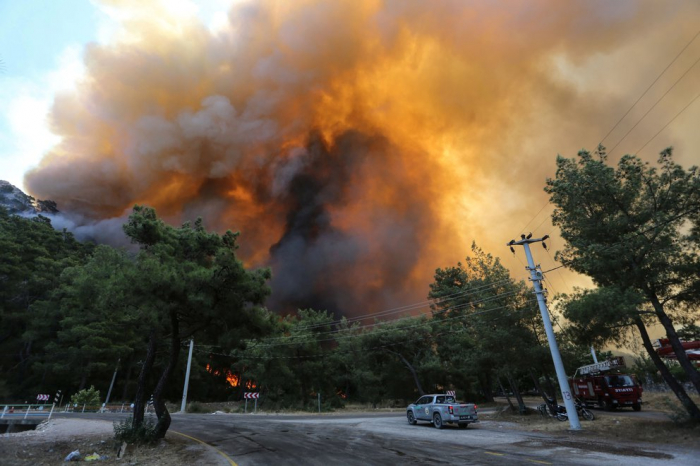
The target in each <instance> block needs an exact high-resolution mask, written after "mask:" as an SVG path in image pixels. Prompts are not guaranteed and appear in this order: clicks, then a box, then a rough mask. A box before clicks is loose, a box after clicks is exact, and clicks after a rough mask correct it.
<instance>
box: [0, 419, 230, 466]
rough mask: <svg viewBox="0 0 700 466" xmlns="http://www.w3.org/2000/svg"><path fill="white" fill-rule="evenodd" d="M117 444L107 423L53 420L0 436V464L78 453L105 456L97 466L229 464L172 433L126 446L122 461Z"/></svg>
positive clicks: (55, 460) (56, 460)
mask: <svg viewBox="0 0 700 466" xmlns="http://www.w3.org/2000/svg"><path fill="white" fill-rule="evenodd" d="M118 448H119V445H118V444H117V443H116V441H115V440H114V429H113V427H112V423H111V422H109V421H97V420H84V419H52V420H51V421H49V422H44V423H42V424H40V425H39V426H37V429H36V430H32V431H26V432H19V433H15V434H4V435H0V464H2V465H3V466H10V465H30V464H31V465H58V464H65V463H64V458H65V457H66V456H67V455H68V454H69V453H71V452H72V451H75V450H79V451H80V454H81V455H82V457H85V456H87V455H91V454H92V453H97V454H98V455H100V456H101V457H106V458H104V459H101V460H99V461H95V463H98V464H122V465H124V464H128V465H156V466H166V465H172V466H185V465H187V466H189V465H192V464H211V465H218V464H221V465H225V464H228V462H227V461H225V460H224V459H223V458H222V457H221V456H219V455H218V454H217V453H216V452H215V451H214V450H213V449H211V448H208V447H206V446H204V445H202V444H199V443H196V442H194V441H192V440H189V439H186V438H183V437H180V436H178V435H175V434H168V435H167V436H166V438H165V440H163V441H161V442H160V443H158V444H157V445H155V446H153V447H134V446H129V447H128V448H127V451H126V455H125V456H124V458H123V459H121V460H119V459H117V449H118Z"/></svg>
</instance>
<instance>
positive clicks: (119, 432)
mask: <svg viewBox="0 0 700 466" xmlns="http://www.w3.org/2000/svg"><path fill="white" fill-rule="evenodd" d="M133 422H134V418H133V417H128V418H126V419H123V420H121V421H114V438H115V439H117V441H118V442H126V443H130V444H137V445H144V444H148V445H150V444H153V443H155V442H156V423H155V421H153V420H152V419H148V418H146V419H144V420H143V423H141V425H140V426H139V427H136V428H135V427H134V426H133Z"/></svg>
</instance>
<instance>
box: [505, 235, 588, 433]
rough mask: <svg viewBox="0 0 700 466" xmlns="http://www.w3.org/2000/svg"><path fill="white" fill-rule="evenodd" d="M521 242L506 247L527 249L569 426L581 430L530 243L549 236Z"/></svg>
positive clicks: (526, 254)
mask: <svg viewBox="0 0 700 466" xmlns="http://www.w3.org/2000/svg"><path fill="white" fill-rule="evenodd" d="M521 238H522V239H521V240H520V241H514V240H511V241H510V242H509V243H508V244H506V246H510V247H513V246H522V247H523V249H525V257H527V265H528V266H527V267H526V269H527V270H528V271H529V272H530V281H531V282H532V285H533V287H534V288H535V295H536V296H537V304H538V305H539V307H540V314H542V321H543V323H544V329H545V332H546V333H547V341H548V342H549V350H550V351H551V352H552V361H553V362H554V369H555V370H556V372H557V380H558V382H559V387H560V388H561V395H562V398H563V400H564V406H566V413H567V414H568V416H569V425H570V426H571V429H572V430H580V429H581V423H580V421H579V419H578V413H577V411H576V405H575V404H574V397H573V396H572V395H571V388H570V387H569V379H568V378H567V377H566V371H565V370H564V362H563V361H562V360H561V354H560V353H559V346H558V345H557V340H556V338H555V336H554V328H552V321H551V320H550V318H549V311H548V310H547V305H546V298H545V296H544V292H543V291H542V283H541V281H542V280H543V279H544V276H543V275H542V271H541V270H540V269H539V265H538V266H535V261H534V260H533V259H532V253H531V252H530V243H537V242H542V241H543V240H545V239H547V238H548V236H545V237H544V238H531V237H529V236H528V237H527V238H526V237H525V235H521Z"/></svg>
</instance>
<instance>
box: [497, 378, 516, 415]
mask: <svg viewBox="0 0 700 466" xmlns="http://www.w3.org/2000/svg"><path fill="white" fill-rule="evenodd" d="M498 385H499V386H500V387H501V391H502V392H503V395H504V396H505V397H506V400H508V404H509V405H510V410H511V411H515V406H513V402H512V401H510V397H509V396H508V392H507V391H506V389H505V388H503V384H502V383H501V378H500V377H499V378H498Z"/></svg>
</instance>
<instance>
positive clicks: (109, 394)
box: [102, 358, 122, 411]
mask: <svg viewBox="0 0 700 466" xmlns="http://www.w3.org/2000/svg"><path fill="white" fill-rule="evenodd" d="M121 360H122V358H119V359H117V365H116V366H115V367H114V375H113V376H112V383H111V384H109V390H108V391H107V399H106V400H105V404H104V406H103V407H102V411H104V409H105V408H106V407H107V404H109V397H110V396H111V395H112V388H113V387H114V380H115V379H116V378H117V371H118V370H119V363H120V362H121Z"/></svg>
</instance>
